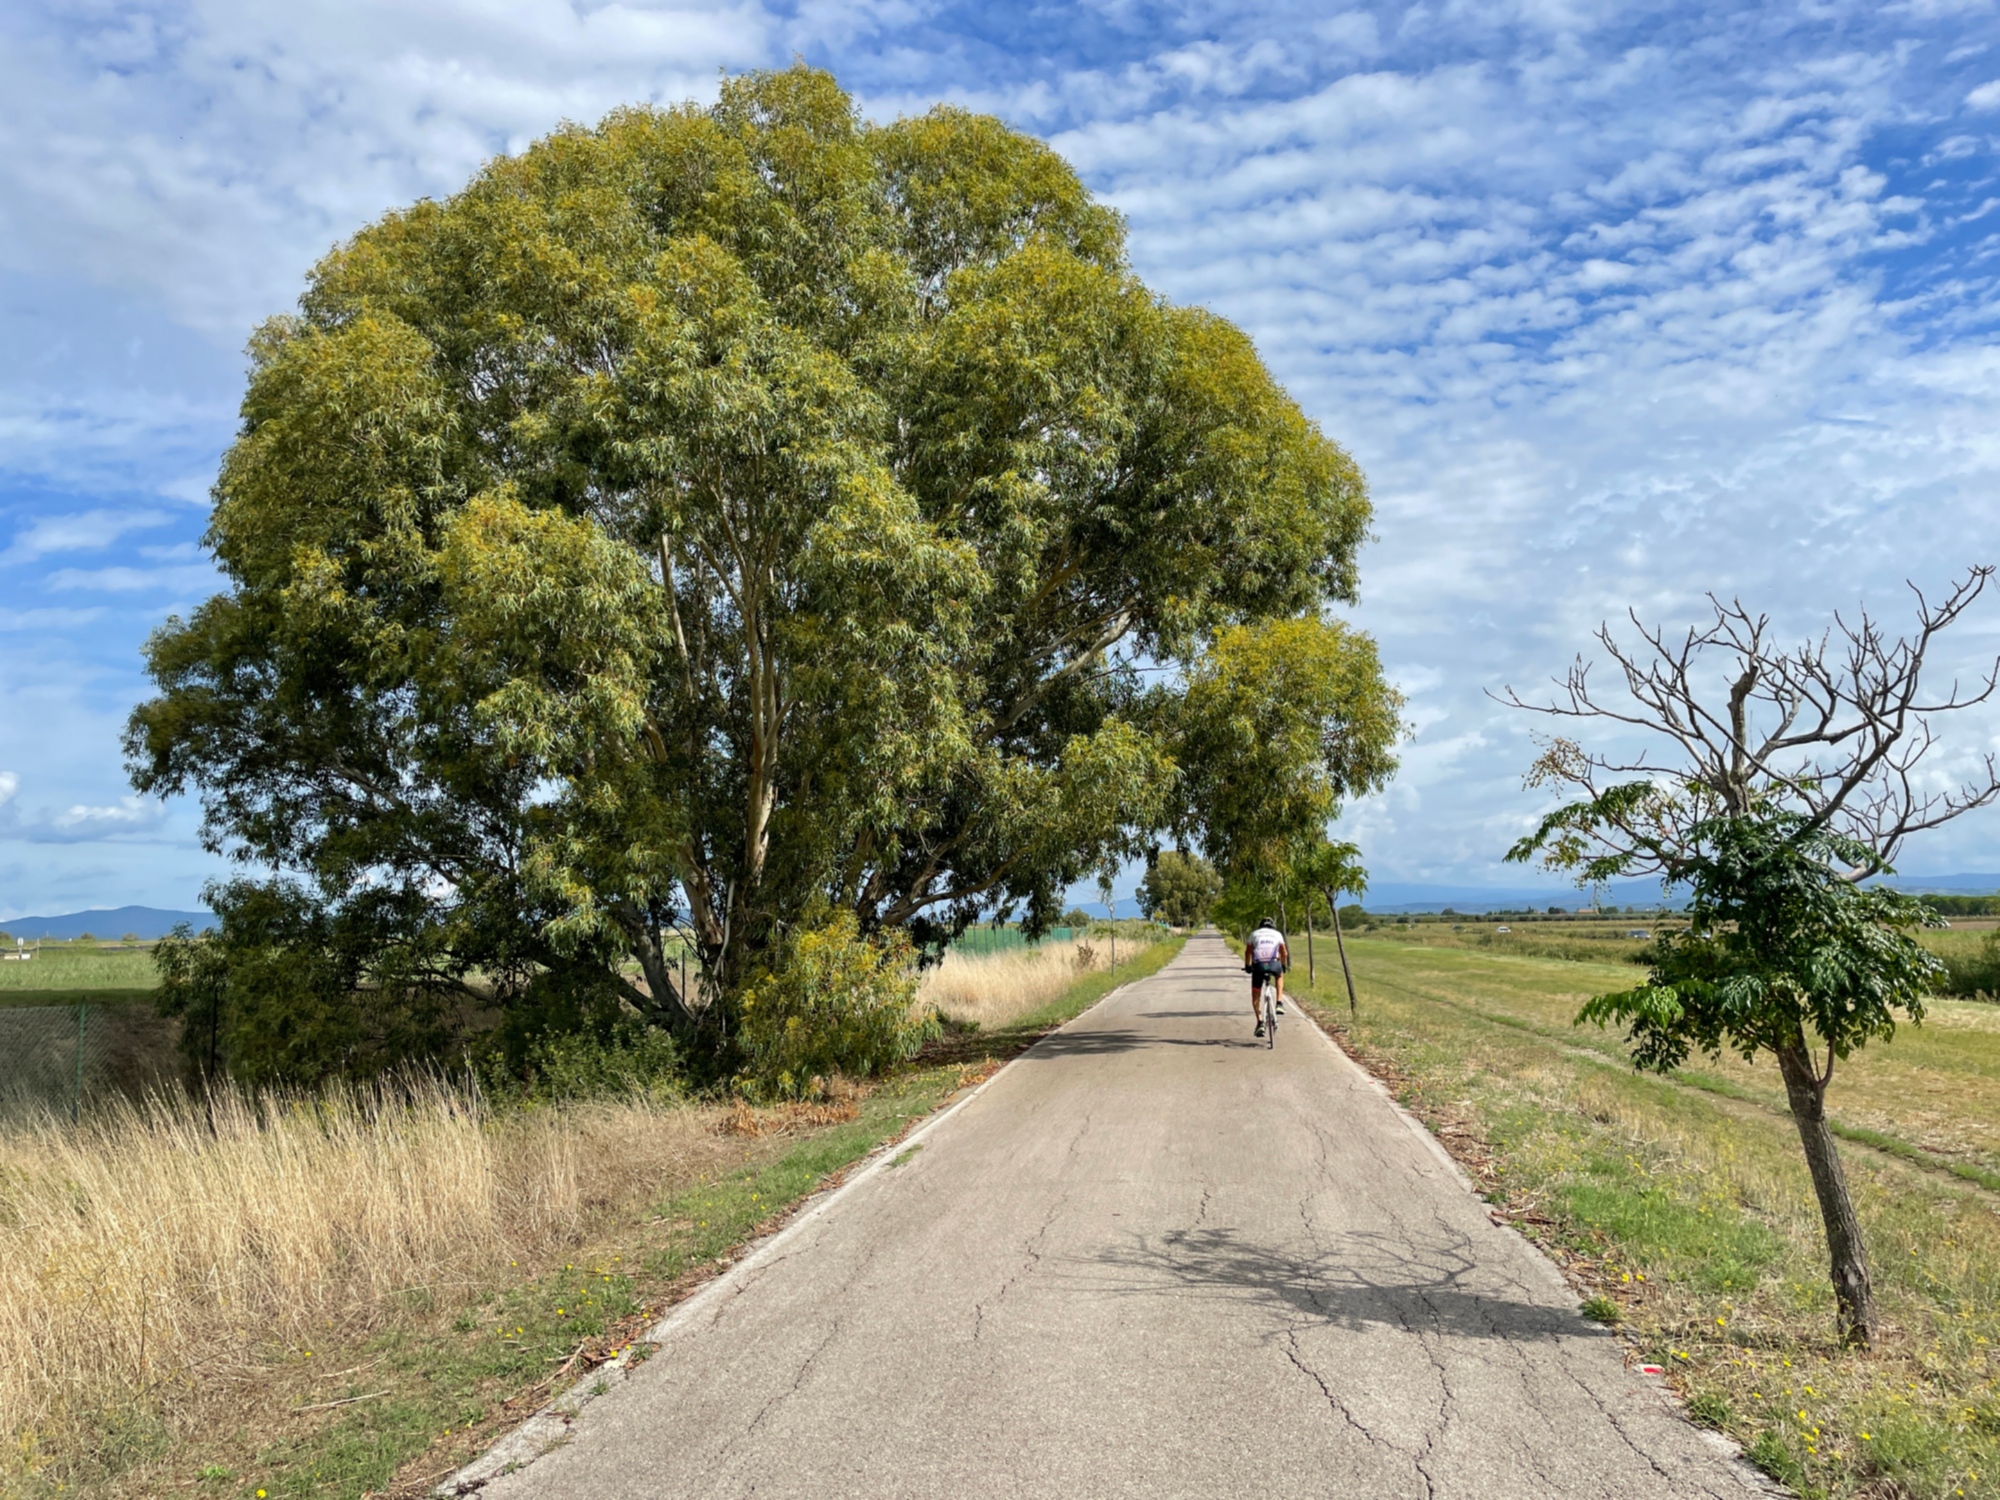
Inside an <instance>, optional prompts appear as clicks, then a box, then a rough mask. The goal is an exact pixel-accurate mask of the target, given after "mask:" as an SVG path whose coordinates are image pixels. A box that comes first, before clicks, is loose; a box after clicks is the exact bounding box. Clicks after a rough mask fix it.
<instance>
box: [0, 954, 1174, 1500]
mask: <svg viewBox="0 0 2000 1500" xmlns="http://www.w3.org/2000/svg"><path fill="white" fill-rule="evenodd" d="M1178 948H1179V944H1178V943H1161V944H1157V945H1155V946H1153V947H1151V948H1149V949H1146V950H1143V951H1141V952H1140V953H1138V954H1137V955H1135V956H1134V957H1133V958H1132V959H1130V960H1129V961H1127V962H1124V963H1121V964H1120V965H1119V967H1118V968H1117V969H1116V970H1107V969H1104V968H1102V967H1096V968H1092V969H1089V970H1086V971H1082V972H1079V971H1078V970H1077V969H1076V967H1075V966H1074V963H1073V962H1065V961H1064V960H1063V959H1062V958H1061V956H1060V955H1041V956H1036V955H1029V954H1010V955H1004V956H1002V957H1000V958H996V959H993V960H986V961H983V962H984V964H985V965H986V966H987V967H986V968H985V970H984V971H983V972H984V977H985V981H986V982H985V983H984V984H983V985H982V984H979V983H976V982H975V980H977V978H978V977H979V975H978V973H974V974H972V975H968V974H966V973H964V972H958V973H956V975H955V978H954V983H955V984H956V989H955V990H954V991H953V992H952V993H951V994H950V995H938V996H934V997H933V999H934V1000H936V1001H940V1002H942V1005H943V1008H944V1009H945V1010H946V1012H947V1013H948V1014H956V1016H957V1019H956V1020H955V1021H954V1022H953V1024H951V1026H950V1028H949V1032H948V1035H947V1037H946V1038H945V1039H944V1041H943V1042H942V1043H940V1044H939V1045H938V1046H937V1047H935V1048H933V1049H932V1050H931V1051H930V1052H929V1053H927V1054H926V1055H925V1056H924V1057H921V1058H919V1059H918V1060H917V1061H916V1063H914V1064H913V1065H911V1066H910V1067H908V1068H906V1069H904V1070H902V1071H901V1072H900V1073H899V1074H897V1075H896V1076H894V1077H891V1078H888V1079H885V1080H881V1081H879V1082H877V1083H875V1084H873V1085H872V1086H869V1087H867V1088H863V1089H855V1090H847V1091H843V1092H842V1093H841V1095H840V1097H839V1098H837V1099H835V1100H832V1101H829V1102H826V1103H821V1104H817V1105H806V1106H794V1107H789V1108H781V1109H773V1110H752V1109H749V1108H747V1107H745V1106H744V1105H742V1104H740V1103H729V1102H724V1101H717V1102H708V1103H690V1102H685V1101H676V1100H670V1099H669V1100H646V1099H625V1100H610V1101H601V1102H598V1103H593V1104H588V1105H579V1106H574V1107H569V1108H561V1109H553V1108H535V1109H513V1110H507V1111H500V1112H491V1111H482V1110H480V1109H478V1108H476V1107H473V1104H472V1101H470V1100H468V1099H467V1098H466V1097H465V1096H463V1095H461V1094H458V1093H455V1092H454V1091H452V1090H451V1089H449V1088H438V1089H433V1090H429V1091H427V1092H424V1093H421V1094H420V1095H419V1096H418V1097H416V1098H414V1099H412V1100H408V1101H405V1102H404V1103H402V1104H399V1105H397V1106H395V1107H392V1108H381V1107H369V1106H367V1105H365V1104H364V1103H361V1102H359V1101H354V1100H341V1099H338V1098H334V1099H327V1098H320V1099H312V1100H308V1099H289V1100H288V1099H272V1100H265V1101H260V1102H257V1103H254V1104H252V1103H243V1104H240V1105H238V1106H236V1107H225V1108H224V1109H223V1110H221V1111H220V1112H219V1114H218V1115H217V1116H216V1118H215V1120H214V1121H213V1123H212V1124H211V1121H210V1120H209V1118H208V1117H207V1116H206V1115H205V1114H202V1113H200V1112H188V1111H166V1112H160V1113H155V1114H154V1115H152V1116H150V1117H149V1116H145V1115H142V1114H139V1113H135V1112H127V1113H122V1114H120V1113H105V1114H101V1115H99V1116H98V1117H96V1118H95V1119H94V1120H93V1119H87V1120H86V1122H85V1124H84V1126H83V1127H82V1129H81V1130H69V1129H64V1128H59V1127H44V1128H43V1129H40V1130H38V1131H32V1132H24V1131H19V1130H17V1131H14V1132H11V1133H7V1134H4V1135H0V1411H4V1412H6V1413H7V1422H6V1429H7V1431H6V1436H7V1438H8V1444H7V1447H6V1448H4V1449H0V1491H4V1492H5V1493H8V1494H10V1495H11V1494H23V1495H47V1494H53V1493H57V1492H65V1493H75V1492H79V1491H81V1492H85V1493H91V1494H102V1495H116V1496H125V1495H157V1494H163V1493H169V1492H172V1493H182V1494H191V1495H198V1496H218V1497H220V1496H232V1497H233V1496H241V1497H245V1500H253V1497H258V1496H265V1497H269V1500H278V1497H290V1496H360V1495H363V1494H368V1493H375V1494H408V1495H415V1494H417V1493H420V1492H422V1491H424V1490H426V1489H427V1488H428V1487H429V1486H430V1485H431V1484H434V1483H435V1482H436V1481H437V1480H438V1479H439V1478H441V1477H442V1476H443V1475H444V1474H446V1473H448V1472H450V1471H451V1470H452V1469H454V1468H456V1467H458V1466H459V1465H460V1464H462V1463H464V1462H465V1461H466V1460H467V1459H469V1458H470V1457H471V1456H473V1455H474V1454H475V1453H476V1452H478V1451H479V1450H480V1449H481V1448H482V1447H484V1446H485V1445H486V1444H487V1443H489V1442H490V1441H492V1440H493V1438H495V1437H496V1436H497V1435H498V1434H499V1433H500V1432H502V1431H503V1430H504V1429H505V1428H507V1427H508V1426H510V1425H511V1424H513V1423H514V1422H517V1421H519V1420H520V1419H521V1418H522V1417H524V1416H526V1415H527V1414H528V1413H529V1412H531V1411H532V1410H534V1409H535V1408H536V1407H537V1406H539V1405H540V1404H541V1403H542V1402H544V1401H546V1400H547V1399H548V1397H549V1396H550V1395H551V1393H552V1392H554V1391H555V1390H557V1389H559V1388H560V1387H561V1386H562V1385H564V1384H566V1383H568V1382H569V1381H571V1380H574V1379H577V1378H579V1377H580V1376H584V1375H586V1374H587V1372H588V1370H589V1369H590V1368H591V1367H592V1366H593V1365H594V1364H596V1363H599V1362H601V1361H602V1360H603V1359H605V1358H607V1357H609V1356H610V1355H611V1354H613V1353H614V1352H615V1351H616V1350H618V1349H620V1348H622V1347H623V1346H625V1345H626V1344H628V1343H629V1342H630V1341H631V1340H632V1339H634V1338H635V1337H637V1336H638V1335H640V1334H641V1333H643V1331H644V1330H645V1329H646V1328H647V1327H648V1326H649V1325H650V1323H651V1321H652V1320H653V1319H655V1318H656V1317H657V1316H658V1315H659V1313H660V1311H661V1309H662V1308H664V1307H666V1306H668V1305H670V1304H671V1303H673V1302H674V1301H676V1300H678V1299H679V1298H680V1297H682V1296H684V1295H686V1294H687V1293H688V1292H689V1291H690V1290H692V1289H693V1287H694V1286H696V1285H698V1284H699V1283H700V1282H701V1281H702V1280H703V1279H705V1278H706V1277H707V1276H708V1275H709V1274H711V1273H712V1272H713V1271H714V1269H715V1268H716V1267H717V1266H718V1265H719V1264H722V1263H725V1262H726V1261H727V1260H728V1259H730V1258H731V1257H732V1256H733V1255H734V1254H735V1253H736V1252H737V1250H738V1249H739V1248H740V1247H741V1246H742V1244H743V1243H744V1242H745V1241H746V1240H748V1239H750V1238H752V1237H754V1236H756V1235H758V1234H761V1233H763V1232H766V1231H768V1230H769V1229H770V1228H772V1227H774V1226H775V1224H776V1223H777V1222H778V1221H779V1220H781V1219H782V1218H783V1217H784V1216H785V1215H786V1214H787V1213H788V1212H789V1211H790V1210H791V1209H792V1208H793V1207H794V1206H795V1205H796V1204H797V1203H798V1202H799V1201H800V1200H801V1199H803V1198H804V1197H805V1196H807V1195H808V1194H810V1193H811V1192H813V1191H814V1190H815V1189H817V1188H819V1187H821V1186H823V1185H825V1184H826V1183H827V1182H828V1181H829V1180H830V1179H832V1178H835V1177H837V1176H838V1175H839V1174H840V1173H841V1172H842V1171H843V1170H844V1169H845V1168H847V1167H848V1166H850V1165H852V1164H853V1163H854V1162H855V1161H857V1160H859V1159H860V1158H861V1157H863V1156H865V1155H866V1154H867V1153H868V1152H869V1151H871V1150H873V1149H874V1148H875V1147H877V1146H879V1145H881V1144H883V1143H884V1142H886V1141H890V1140H893V1139H894V1138H896V1137H897V1136H899V1135H900V1134H902V1133H903V1132H904V1131H905V1130H907V1129H908V1128H909V1127H910V1126H911V1124H912V1123H913V1122H915V1121H917V1120H919V1119H921V1118H922V1117H924V1116H925V1115H927V1114H929V1113H930V1112H931V1111H933V1110H935V1109H936V1108H937V1107H938V1106H939V1105H940V1104H942V1103H944V1102H946V1101H948V1100H949V1099H950V1098H952V1097H953V1096H954V1095H955V1094H957V1093H958V1092H959V1091H960V1090H962V1089H963V1088H965V1087H966V1086H968V1085H969V1084H971V1083H973V1082H976V1081H977V1080H978V1079H980V1078H982V1077H984V1076H986V1075H987V1074H988V1073H990V1072H991V1071H992V1069H993V1068H995V1067H997V1066H998V1065H999V1064H1000V1063H1002V1062H1004V1061H1006V1060H1007V1059H1008V1058H1010V1057H1012V1056H1013V1055H1014V1054H1016V1053H1017V1052H1019V1051H1020V1050H1021V1049H1022V1048H1023V1047H1025V1046H1026V1045H1028V1044H1029V1043H1030V1042H1032V1041H1033V1040H1034V1039H1035V1038H1036V1037H1037V1036H1039V1035H1041V1034H1042V1033H1043V1032H1044V1031H1046V1030H1047V1029H1048V1028H1050V1027H1051V1026H1054V1025H1057V1024H1060V1023H1061V1022H1062V1021H1064V1020H1066V1019H1068V1018H1069V1017H1071V1016H1073V1015H1075V1014H1077V1013H1078V1012H1080V1011H1081V1010H1083V1009H1084V1008H1086V1007H1087V1006H1088V1005H1090V1004H1092V1003H1093V1002H1094V1001H1096V1000H1097V999H1099V998H1101V997H1102V996H1103V995H1104V994H1105V993H1106V992H1108V991H1109V990H1110V989H1111V988H1113V987H1114V986H1116V985H1117V984H1120V983H1123V982H1126V981H1129V980H1131V979H1136V978H1140V977H1143V976H1144V975H1145V974H1148V973H1151V972H1153V971H1155V970H1157V969H1158V968H1159V967H1160V966H1161V965H1162V964H1164V963H1165V962H1166V961H1167V960H1168V959H1169V958H1170V957H1171V956H1172V955H1173V953H1174V952H1176V951H1178ZM1120 956H1121V957H1123V956H1124V953H1123V945H1122V944H1121V955H1120ZM935 985H936V981H935V980H934V981H933V987H935ZM972 1010H977V1011H978V1013H979V1014H980V1015H981V1016H983V1017H984V1019H983V1022H982V1023H981V1024H980V1025H979V1026H977V1027H974V1026H972V1025H971V1024H968V1023H969V1021H970V1019H971V1017H970V1015H969V1014H968V1012H969V1011H972Z"/></svg>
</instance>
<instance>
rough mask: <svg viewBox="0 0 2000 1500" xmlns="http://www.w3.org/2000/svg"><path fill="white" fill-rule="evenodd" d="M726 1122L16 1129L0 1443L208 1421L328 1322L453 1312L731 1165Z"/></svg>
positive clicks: (445, 1108) (367, 1118)
mask: <svg viewBox="0 0 2000 1500" xmlns="http://www.w3.org/2000/svg"><path fill="white" fill-rule="evenodd" d="M708 1125H709V1122H708V1121H707V1120H706V1119H705V1117H704V1112H702V1111H698V1110H696V1109H694V1108H691V1107H688V1106H685V1105H659V1104H651V1103H646V1102H644V1101H633V1102H627V1103H604V1104H595V1105H582V1106H576V1107H572V1108H566V1109H561V1110H538V1111H530V1112H525V1113H521V1114H515V1115H508V1116H506V1117H503V1118H497V1119H496V1118H492V1117H490V1116H489V1115H488V1114H487V1113H486V1111H485V1110H484V1109H483V1108H482V1107H481V1106H480V1105H479V1103H478V1101H477V1099H476V1098H475V1097H473V1096H471V1095H468V1094H466V1093H464V1092H461V1091H459V1090H457V1089H455V1088H453V1087H451V1086H448V1085H445V1084H441V1083H439V1084H429V1085H425V1086H421V1087H418V1088H416V1089H414V1090H411V1091H409V1092H407V1093H405V1094H403V1095H401V1096H398V1097H395V1098H383V1097H379V1096H371V1095H367V1094H361V1093H351V1092H349V1093H343V1092H334V1093H330V1094H324V1095H318V1096H314V1097H303V1096H287V1095H282V1094H269V1095H260V1096H250V1095H247V1094H242V1093H224V1094H221V1095H219V1096H218V1097H217V1099H216V1101H215V1103H214V1106H213V1109H212V1111H211V1110H210V1109H209V1108H208V1107H206V1106H203V1105H197V1104H195V1103H193V1102H191V1101H188V1100H185V1099H181V1100H166V1101H154V1102H152V1103H149V1104H147V1105H144V1106H136V1105H135V1106H126V1107H124V1108H120V1109H117V1110H113V1111H111V1112H108V1113H106V1114H105V1115H103V1116H101V1117H100V1118H97V1119H95V1120H89V1121H86V1122H85V1123H84V1124H83V1125H82V1126H81V1127H78V1128H70V1127H67V1126H64V1125H60V1124H57V1123H55V1122H44V1123H42V1124H39V1125H30V1126H26V1127H18V1128H15V1129H12V1130H10V1131H8V1132H7V1133H5V1134H0V1413H4V1414H5V1418H4V1423H0V1426H4V1427H5V1428H6V1429H7V1430H8V1432H9V1436H10V1437H12V1438H13V1439H14V1442H13V1443H10V1444H9V1445H7V1446H6V1447H5V1448H4V1449H0V1451H4V1452H7V1453H8V1454H9V1455H10V1459H11V1458H12V1455H13V1454H14V1453H16V1452H18V1454H19V1460H20V1461H21V1462H24V1463H27V1464H29V1465H32V1464H34V1463H36V1462H38V1461H43V1460H48V1459H55V1460H57V1461H59V1462H61V1461H64V1460H68V1459H73V1458H74V1457H75V1456H76V1454H77V1453H78V1452H80V1451H81V1450H82V1449H83V1448H86V1447H87V1446H88V1444H89V1441H90V1438H89V1433H90V1429H91V1427H92V1425H93V1424H95V1423H99V1422H102V1421H103V1420H104V1419H105V1418H106V1417H107V1415H112V1414H115V1416H116V1418H117V1419H118V1420H119V1421H120V1422H123V1423H126V1424H128V1425H129V1423H131V1422H132V1421H135V1420H137V1421H142V1422H145V1423H149V1424H152V1425H153V1426H155V1427H156V1428H159V1429H164V1430H166V1431H168V1432H171V1431H172V1430H174V1429H177V1428H180V1427H183V1426H185V1425H186V1424H187V1423H191V1422H196V1421H199V1420H201V1419H202V1417H203V1416H204V1415H205V1414H212V1413H213V1412H214V1410H215V1409H216V1408H217V1406H218V1404H219V1403H221V1402H224V1401H226V1400H227V1399H228V1398H229V1395H230V1392H231V1391H232V1389H240V1387H241V1383H242V1382H244V1381H248V1380H254V1378H255V1376H256V1372H257V1370H258V1369H259V1367H260V1366H262V1365H265V1364H267V1363H268V1361H269V1360H270V1358H271V1357H272V1356H273V1355H274V1354H277V1353H280V1352H282V1351H284V1350H285V1349H287V1348H289V1347H296V1346H298V1345H300V1344H307V1345H308V1346H310V1343H309V1341H311V1340H316V1339H320V1338H322V1337H323V1336H324V1334H325V1331H326V1330H327V1329H328V1327H329V1325H332V1327H333V1328H334V1329H336V1330H338V1332H339V1333H340V1334H341V1335H348V1334H352V1333H355V1332H360V1331H365V1330H366V1329H368V1328H370V1327H373V1326H376V1325H378V1324H380V1323H381V1322H383V1321H384V1320H386V1319H387V1318H389V1317H391V1316H394V1315H395V1314H396V1312H397V1310H398V1308H399V1307H402V1306H404V1305H405V1304H403V1303H402V1302H401V1301H400V1300H399V1299H400V1298H401V1297H402V1296H403V1295H404V1294H407V1293H409V1292H411V1291H412V1290H413V1289H427V1290H428V1291H429V1292H430V1293H431V1294H432V1295H433V1296H437V1295H440V1294H442V1295H443V1296H444V1297H445V1298H447V1299H449V1298H450V1296H451V1294H452V1293H453V1292H454V1291H458V1292H463V1291H465V1290H469V1289H470V1288H471V1287H473V1286H475V1285H478V1284H482V1281H483V1280H484V1279H485V1278H490V1277H492V1276H493V1275H495V1274H496V1273H497V1272H499V1271H500V1270H501V1269H502V1268H504V1267H506V1265H507V1262H508V1261H509V1260H518V1261H519V1262H520V1263H521V1264H522V1265H523V1266H527V1265H532V1264H534V1263H536V1262H537V1261H541V1260H544V1259H546V1258H549V1257H552V1256H554V1255H555V1254H557V1253H558V1252H559V1251H560V1250H561V1249H562V1248H563V1247H564V1246H565V1245H567V1244H573V1243H575V1242H576V1241H577V1240H578V1239H579V1238H580V1236H581V1235H582V1233H583V1232H584V1231H585V1229H586V1228H587V1227H588V1225H589V1222H590V1220H591V1219H592V1217H593V1214H594V1213H595V1212H596V1211H597V1210H598V1209H600V1208H602V1207H607V1206H610V1205H614V1204H617V1203H621V1202H624V1201H627V1200H629V1199H630V1198H632V1197H633V1196H634V1195H635V1194H636V1193H639V1192H643V1191H647V1190H651V1189H656V1188H658V1187H660V1186H661V1185H662V1184H663V1183H666V1184H671V1183H673V1182H674V1181H675V1180H677V1179H679V1180H685V1179H687V1178H690V1177H691V1176H692V1175H693V1174H694V1173H695V1172H697V1171H699V1170H700V1169H701V1168H702V1167H703V1166H704V1165H705V1164H707V1163H708V1162H709V1161H711V1160H712V1159H717V1158H719V1157H720V1156H721V1155H722V1154H723V1153H725V1152H727V1151H729V1150H730V1149H731V1148H730V1147H729V1146H728V1145H727V1144H726V1143H724V1142H723V1141H721V1140H720V1139H719V1138H718V1137H717V1136H716V1135H715V1134H714V1133H713V1132H712V1131H711V1130H710V1129H709V1128H708ZM13 1477H17V1478H18V1477H19V1475H18V1474H17V1475H16V1476H13ZM9 1487H10V1486H9V1484H8V1483H7V1481H6V1478H5V1477H0V1490H6V1489H8V1488H9Z"/></svg>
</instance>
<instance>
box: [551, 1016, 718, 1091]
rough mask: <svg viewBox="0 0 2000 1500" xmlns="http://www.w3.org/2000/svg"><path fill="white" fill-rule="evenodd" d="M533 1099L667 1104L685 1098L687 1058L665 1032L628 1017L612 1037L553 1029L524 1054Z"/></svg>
mask: <svg viewBox="0 0 2000 1500" xmlns="http://www.w3.org/2000/svg"><path fill="white" fill-rule="evenodd" d="M522 1071H523V1072H524V1073H525V1074H526V1076H527V1081H528V1090H527V1091H528V1094H529V1096H530V1097H531V1098H534V1099H540V1100H547V1101H549V1102H550V1103H566V1102H571V1101H575V1100H579V1099H631V1098H643V1099H646V1100H649V1101H650V1102H652V1103H655V1104H668V1103H672V1102H673V1101H675V1100H677V1099H682V1098H685V1097H686V1094H687V1087H686V1074H685V1071H684V1059H683V1058H682V1057H681V1053H680V1049H679V1048H678V1047H676V1046H675V1045H674V1039H673V1038H672V1037H670V1036H668V1035H667V1034H666V1032H664V1031H661V1030H658V1029H657V1028H655V1027H650V1026H647V1025H645V1024H643V1023H642V1022H639V1021H637V1020H627V1021H624V1022H622V1023H621V1024H620V1025H618V1026H617V1027H616V1028H614V1029H613V1031H612V1033H611V1035H610V1036H608V1037H605V1036H599V1035H597V1034H595V1033H593V1032H590V1031H572V1032H552V1033H549V1034H547V1035H544V1036H541V1037H538V1038H537V1039H535V1040H534V1041H533V1042H532V1043H530V1044H529V1045H528V1047H527V1049H526V1054H525V1057H524V1059H523V1068H522Z"/></svg>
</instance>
